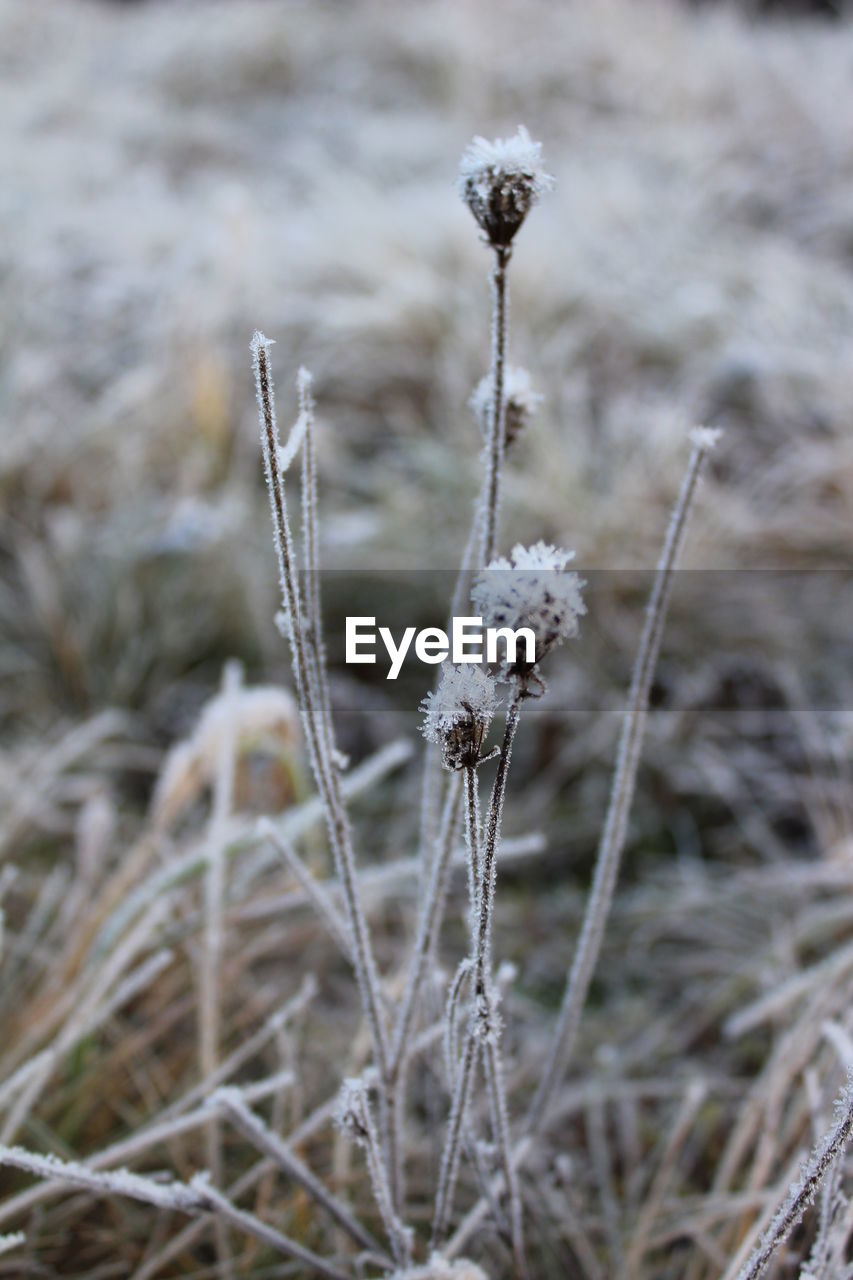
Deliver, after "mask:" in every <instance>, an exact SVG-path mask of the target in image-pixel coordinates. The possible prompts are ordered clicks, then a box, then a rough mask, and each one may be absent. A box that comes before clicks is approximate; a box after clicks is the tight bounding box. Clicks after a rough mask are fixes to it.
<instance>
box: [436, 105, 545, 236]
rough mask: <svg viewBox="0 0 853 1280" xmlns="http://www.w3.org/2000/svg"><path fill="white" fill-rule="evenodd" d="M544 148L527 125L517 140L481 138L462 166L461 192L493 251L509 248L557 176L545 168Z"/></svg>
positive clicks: (473, 143) (470, 147)
mask: <svg viewBox="0 0 853 1280" xmlns="http://www.w3.org/2000/svg"><path fill="white" fill-rule="evenodd" d="M541 152H542V144H541V142H533V141H531V138H530V134H529V133H528V132H527V130H526V129H525V128H524V126H523V125H519V127H518V133H517V134H516V135H515V137H513V138H495V140H494V141H493V142H489V141H487V139H486V138H475V139H474V140H473V142H472V143H471V144H470V146H469V147H468V148H467V150H466V151H465V153H464V155H463V156H462V161H461V163H460V166H459V193H460V195H461V196H462V199H463V200H464V201H465V203H466V204H467V206H468V208H469V209H470V210H471V212H472V213H473V215H474V217H475V218H476V219H477V222H478V223H479V225H480V226H481V227H482V229H483V231H484V232H485V233H486V237H487V239H488V241H489V244H491V245H492V246H493V248H496V249H498V248H504V249H505V248H506V247H507V246H508V245H509V244H510V242H511V241H512V238H513V236H514V235H515V233H516V232H517V231H518V229H519V227H520V226H521V224H522V222H523V221H524V219H525V218H526V217H527V214H528V212H529V211H530V209H532V207H533V205H535V204H536V202H537V200H538V199H539V197H540V195H541V194H542V192H543V191H547V190H548V188H549V187H551V186H552V185H553V181H554V180H553V178H552V177H551V175H550V174H548V173H546V172H545V170H544V169H543V168H542V158H541Z"/></svg>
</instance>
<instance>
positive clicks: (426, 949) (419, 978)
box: [386, 776, 462, 1205]
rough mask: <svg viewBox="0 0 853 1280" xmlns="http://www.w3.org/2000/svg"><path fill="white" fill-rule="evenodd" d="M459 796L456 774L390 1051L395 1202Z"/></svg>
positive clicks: (399, 1200)
mask: <svg viewBox="0 0 853 1280" xmlns="http://www.w3.org/2000/svg"><path fill="white" fill-rule="evenodd" d="M461 795H462V790H461V787H460V786H459V780H458V777H455V776H454V777H453V778H451V780H450V785H449V786H448V788H447V793H446V796H445V805H444V815H443V818H442V823H441V829H440V833H439V839H438V847H437V849H436V852H435V854H434V855H433V857H432V859H431V862H430V877H429V883H428V885H427V889H426V897H425V899H424V905H423V908H422V910H421V913H420V919H419V923H418V931H417V937H416V939H415V945H414V949H413V951H412V957H411V961H410V963H409V973H408V977H407V980H406V988H405V991H404V993H403V1000H402V1004H401V1006H400V1012H399V1015H398V1017H397V1025H396V1029H395V1033H394V1040H393V1044H392V1049H391V1059H390V1063H389V1067H388V1078H387V1081H386V1093H387V1096H388V1107H389V1125H390V1133H391V1144H390V1146H391V1150H390V1153H389V1158H391V1160H392V1164H391V1171H392V1173H391V1186H392V1190H393V1192H394V1201H395V1204H397V1205H400V1204H402V1202H403V1197H404V1194H405V1187H404V1183H405V1169H404V1158H403V1140H404V1133H403V1130H404V1126H405V1093H406V1065H407V1053H408V1047H409V1041H410V1039H411V1033H412V1027H413V1026H414V1022H415V1014H416V1012H417V1004H418V997H419V994H420V990H421V985H422V983H423V977H424V973H425V972H426V969H427V965H428V961H429V957H430V955H431V954H432V953H433V951H434V949H435V945H436V941H437V938H438V933H439V930H440V928H441V922H442V919H443V917H444V904H445V901H446V899H447V882H448V872H449V868H450V860H451V856H452V854H453V845H454V840H455V835H456V826H457V821H458V815H459V804H460V799H461Z"/></svg>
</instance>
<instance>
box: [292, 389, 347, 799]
mask: <svg viewBox="0 0 853 1280" xmlns="http://www.w3.org/2000/svg"><path fill="white" fill-rule="evenodd" d="M297 387H298V392H299V413H300V417H301V418H302V420H303V422H304V423H305V435H304V438H303V442H302V545H303V548H304V554H305V638H306V645H307V648H308V656H309V666H310V668H311V675H312V680H313V683H314V686H315V689H316V702H317V707H318V716H319V720H320V726H321V731H322V734H323V738H324V740H325V747H326V754H327V756H328V761H329V768H330V770H331V771H332V773H334V774H339V773H340V756H339V754H338V751H337V749H336V747H335V733H334V725H333V721H332V704H331V698H330V695H329V680H328V668H327V664H326V649H325V644H324V642H323V613H322V609H321V608H320V550H319V548H320V536H319V527H318V499H317V457H316V445H315V426H314V421H315V415H314V399H313V397H312V395H311V375H310V373H309V372H308V370H307V369H300V370H299V377H298V379H297Z"/></svg>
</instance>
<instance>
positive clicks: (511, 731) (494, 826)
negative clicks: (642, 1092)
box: [433, 698, 519, 1244]
mask: <svg viewBox="0 0 853 1280" xmlns="http://www.w3.org/2000/svg"><path fill="white" fill-rule="evenodd" d="M518 717H519V702H518V699H517V698H516V699H514V700H513V701H512V702H511V703H510V706H509V710H508V711H507V718H506V727H505V729H504V738H503V743H502V745H501V754H500V758H499V760H498V768H497V773H496V775H495V781H494V785H493V787H492V796H491V801H490V803H489V812H488V817H487V821H486V838H485V843H484V846H483V853H482V864H481V866H480V880H479V887H478V891H477V904H476V913H475V921H476V932H475V937H474V941H473V954H472V983H473V997H474V999H473V1008H472V1011H471V1018H470V1022H469V1027H468V1032H467V1035H466V1038H465V1047H464V1049H463V1053H462V1062H461V1065H460V1067H459V1070H458V1072H457V1074H456V1078H455V1082H454V1089H453V1095H452V1102H451V1107H450V1119H449V1121H448V1125H447V1136H446V1138H445V1144H444V1151H443V1152H442V1157H441V1168H440V1171H439V1180H438V1187H437V1190H436V1198H435V1213H434V1216H433V1242H434V1243H435V1244H438V1243H440V1241H441V1240H442V1238H443V1236H444V1232H445V1229H446V1226H447V1219H448V1216H449V1214H450V1209H451V1206H452V1203H453V1193H454V1190H455V1187H456V1178H457V1174H458V1172H459V1153H460V1142H461V1138H462V1132H463V1128H464V1124H465V1116H466V1112H467V1107H468V1098H469V1094H470V1089H471V1083H472V1079H473V1073H474V1066H475V1063H476V1057H477V1055H476V1047H477V1044H478V1041H480V1040H484V1039H487V1038H489V1036H490V1035H491V1034H493V1032H494V1030H495V1028H494V1027H492V1026H491V1025H490V1023H491V1018H490V1013H491V1012H492V1011H493V1010H492V1003H491V933H492V910H493V905H494V890H495V872H496V853H497V847H498V841H499V837H500V826H501V817H502V813H503V801H504V795H505V792H506V777H507V771H508V769H509V763H510V758H511V755H512V744H513V741H514V738H515V733H516V730H517V728H518Z"/></svg>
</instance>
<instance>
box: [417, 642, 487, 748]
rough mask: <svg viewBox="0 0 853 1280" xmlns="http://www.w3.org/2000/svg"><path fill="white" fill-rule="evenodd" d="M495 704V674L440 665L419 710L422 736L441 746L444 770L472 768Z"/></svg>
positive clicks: (473, 665) (482, 670) (483, 670)
mask: <svg viewBox="0 0 853 1280" xmlns="http://www.w3.org/2000/svg"><path fill="white" fill-rule="evenodd" d="M497 705H498V700H497V696H496V693H495V680H494V677H493V676H491V675H490V674H489V672H488V671H486V670H485V669H484V668H483V667H481V666H478V665H476V664H473V663H472V664H471V665H465V666H462V667H454V666H453V664H452V663H450V662H445V663H444V664H443V665H442V668H441V676H440V677H439V681H438V688H437V689H436V691H435V693H428V694H427V696H426V697H425V698H424V700H423V702H422V703H421V711H422V712H423V713H424V723H423V734H424V737H425V738H427V739H428V740H429V741H430V742H437V743H439V745H440V746H441V749H442V752H443V756H444V767H445V769H465V768H469V769H472V768H474V766H475V765H476V764H477V761H478V760H479V758H480V752H481V750H482V747H483V741H484V739H485V737H486V734H487V733H488V731H489V725H490V724H491V723H492V720H493V719H494V715H495V711H496V709H497Z"/></svg>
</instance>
